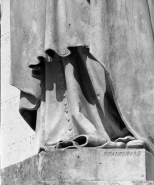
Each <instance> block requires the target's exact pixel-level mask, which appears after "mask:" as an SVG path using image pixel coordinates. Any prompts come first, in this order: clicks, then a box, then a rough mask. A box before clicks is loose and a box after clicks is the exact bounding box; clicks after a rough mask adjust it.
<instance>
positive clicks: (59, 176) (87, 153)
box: [1, 148, 154, 185]
mask: <svg viewBox="0 0 154 185" xmlns="http://www.w3.org/2000/svg"><path fill="white" fill-rule="evenodd" d="M1 177H2V184H3V185H5V184H7V185H36V184H37V185H62V184H64V185H66V184H68V185H82V184H83V185H154V182H152V181H154V157H153V156H152V154H150V153H149V152H147V151H146V150H144V149H107V150H105V149H94V148H82V149H70V150H68V149H67V150H66V149H61V150H52V151H48V152H41V153H40V154H39V155H35V156H33V157H31V158H29V159H26V160H25V161H23V162H21V163H18V164H15V165H12V166H10V167H7V168H5V169H3V170H2V173H1ZM150 181H151V182H150Z"/></svg>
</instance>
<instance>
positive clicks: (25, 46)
mask: <svg viewBox="0 0 154 185" xmlns="http://www.w3.org/2000/svg"><path fill="white" fill-rule="evenodd" d="M11 61H12V64H11V84H12V85H14V86H16V87H17V88H19V89H20V90H21V99H20V109H19V110H20V113H21V115H22V116H23V117H24V119H25V120H26V121H27V123H28V124H29V125H30V126H31V127H32V128H33V129H34V130H35V131H36V146H37V148H45V149H48V148H51V149H52V148H78V147H98V148H147V149H148V150H149V151H151V152H152V153H154V1H153V0H91V1H88V0H46V1H44V0H22V1H20V0H16V1H11Z"/></svg>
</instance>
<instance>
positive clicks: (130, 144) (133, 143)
mask: <svg viewBox="0 0 154 185" xmlns="http://www.w3.org/2000/svg"><path fill="white" fill-rule="evenodd" d="M98 148H102V149H110V148H146V144H145V142H144V141H143V140H138V139H135V137H133V136H126V137H124V138H118V139H116V140H115V141H114V142H113V141H109V142H107V143H105V144H104V145H102V146H99V147H98Z"/></svg>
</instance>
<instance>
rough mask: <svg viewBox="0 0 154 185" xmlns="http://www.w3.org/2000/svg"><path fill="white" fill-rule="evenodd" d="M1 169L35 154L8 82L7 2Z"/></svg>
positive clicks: (6, 5)
mask: <svg viewBox="0 0 154 185" xmlns="http://www.w3.org/2000/svg"><path fill="white" fill-rule="evenodd" d="M1 25H2V29H1V54H2V55H1V145H2V146H1V168H4V167H7V166H9V165H12V164H15V163H17V162H19V161H22V160H24V159H26V158H28V157H30V156H32V155H34V154H35V152H34V150H33V148H34V137H35V133H34V131H32V129H31V128H30V127H29V126H28V125H27V124H26V122H25V121H24V119H23V118H22V117H21V116H20V114H19V99H20V91H19V90H18V89H17V88H15V87H13V86H11V85H10V84H9V80H10V0H4V1H3V2H2V20H1Z"/></svg>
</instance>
